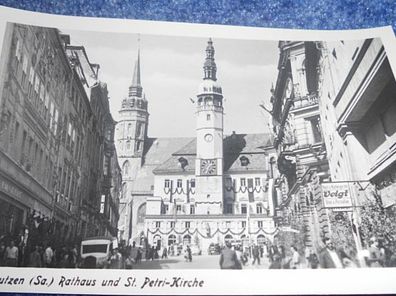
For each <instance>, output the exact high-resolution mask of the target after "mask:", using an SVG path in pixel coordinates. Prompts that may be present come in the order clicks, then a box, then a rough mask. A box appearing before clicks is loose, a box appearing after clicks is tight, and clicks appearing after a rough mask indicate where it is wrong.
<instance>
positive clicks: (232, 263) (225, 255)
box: [220, 242, 240, 269]
mask: <svg viewBox="0 0 396 296" xmlns="http://www.w3.org/2000/svg"><path fill="white" fill-rule="evenodd" d="M239 265H240V263H239V261H238V258H237V254H236V252H235V251H234V250H233V249H231V244H230V243H229V242H226V247H225V248H224V249H223V250H222V251H221V255H220V268H221V269H237V267H238V266H239Z"/></svg>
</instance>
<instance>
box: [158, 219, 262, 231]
mask: <svg viewBox="0 0 396 296" xmlns="http://www.w3.org/2000/svg"><path fill="white" fill-rule="evenodd" d="M161 223H162V221H155V228H161ZM164 223H166V222H164ZM263 225H264V223H263V221H257V227H258V228H263ZM175 226H176V222H175V221H171V222H170V228H175ZM230 227H231V222H230V221H226V228H230ZM241 227H242V228H246V221H241ZM184 228H185V229H189V228H191V222H190V221H186V222H184Z"/></svg>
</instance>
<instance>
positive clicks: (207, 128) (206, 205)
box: [195, 39, 223, 214]
mask: <svg viewBox="0 0 396 296" xmlns="http://www.w3.org/2000/svg"><path fill="white" fill-rule="evenodd" d="M214 54H215V50H214V47H213V42H212V40H211V39H209V41H208V45H207V47H206V59H205V63H204V66H203V69H204V77H203V82H202V83H201V85H200V86H199V92H198V95H197V112H196V117H197V128H196V131H197V158H196V163H195V175H196V180H197V183H196V206H197V211H198V212H199V214H221V213H222V212H223V207H222V205H223V94H222V89H221V86H220V85H219V84H218V83H217V78H216V71H217V67H216V63H215V59H214Z"/></svg>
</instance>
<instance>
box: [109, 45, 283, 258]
mask: <svg viewBox="0 0 396 296" xmlns="http://www.w3.org/2000/svg"><path fill="white" fill-rule="evenodd" d="M214 55H215V49H214V47H213V42H212V40H211V39H209V41H208V43H207V47H206V59H205V62H204V66H203V70H204V76H203V81H202V83H201V84H200V86H199V90H198V94H197V99H196V113H195V118H196V134H195V136H194V137H191V138H150V137H148V135H147V130H148V124H149V113H148V110H149V108H148V105H149V104H148V100H147V99H146V97H145V95H144V93H143V88H142V85H141V79H140V78H141V77H140V55H139V54H138V58H137V61H136V64H135V70H134V76H133V80H132V84H131V86H130V87H129V93H128V97H127V98H125V99H124V100H123V102H122V107H121V110H120V111H119V113H120V118H121V119H120V121H119V122H118V124H117V127H116V146H117V153H118V160H119V163H120V165H121V167H122V176H123V190H122V191H123V193H122V198H121V201H120V221H119V225H118V228H119V239H120V240H125V241H127V242H129V243H131V241H135V242H136V243H137V244H138V245H139V244H140V245H143V246H144V244H147V243H148V244H150V245H154V246H158V247H163V246H165V247H167V246H171V245H175V244H177V245H182V244H184V245H185V244H189V245H191V246H195V247H196V248H198V249H200V250H202V252H204V253H205V252H207V250H208V247H209V245H210V244H217V243H218V244H220V245H221V244H224V242H225V241H231V242H237V243H241V244H242V243H243V244H251V243H257V244H263V243H264V242H265V241H266V240H267V239H270V240H272V238H273V236H274V235H275V234H276V231H277V230H276V228H275V225H274V220H273V216H274V210H275V205H274V202H273V201H274V196H273V183H274V179H275V178H277V177H278V171H277V166H276V163H277V160H276V151H275V149H274V146H273V139H272V137H271V135H270V134H266V133H262V134H239V133H235V132H233V133H232V134H231V135H225V134H224V125H223V124H224V108H223V94H222V87H221V85H220V84H219V83H218V82H217V68H216V63H215V57H214Z"/></svg>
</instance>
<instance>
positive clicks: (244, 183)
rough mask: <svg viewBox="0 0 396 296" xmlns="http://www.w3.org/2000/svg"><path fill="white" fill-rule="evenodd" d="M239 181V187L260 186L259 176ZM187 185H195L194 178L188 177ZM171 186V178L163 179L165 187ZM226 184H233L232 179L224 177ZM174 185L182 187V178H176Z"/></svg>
mask: <svg viewBox="0 0 396 296" xmlns="http://www.w3.org/2000/svg"><path fill="white" fill-rule="evenodd" d="M239 183H240V186H241V187H248V188H253V187H254V186H261V179H260V178H258V177H257V178H254V179H253V178H240V179H239ZM186 184H187V186H190V188H194V187H195V179H190V180H187V182H186ZM172 186H173V180H169V179H165V181H164V187H165V188H171V187H172ZM226 186H227V187H231V186H233V179H232V178H226ZM176 187H177V188H182V187H183V180H182V179H177V180H176Z"/></svg>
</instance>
